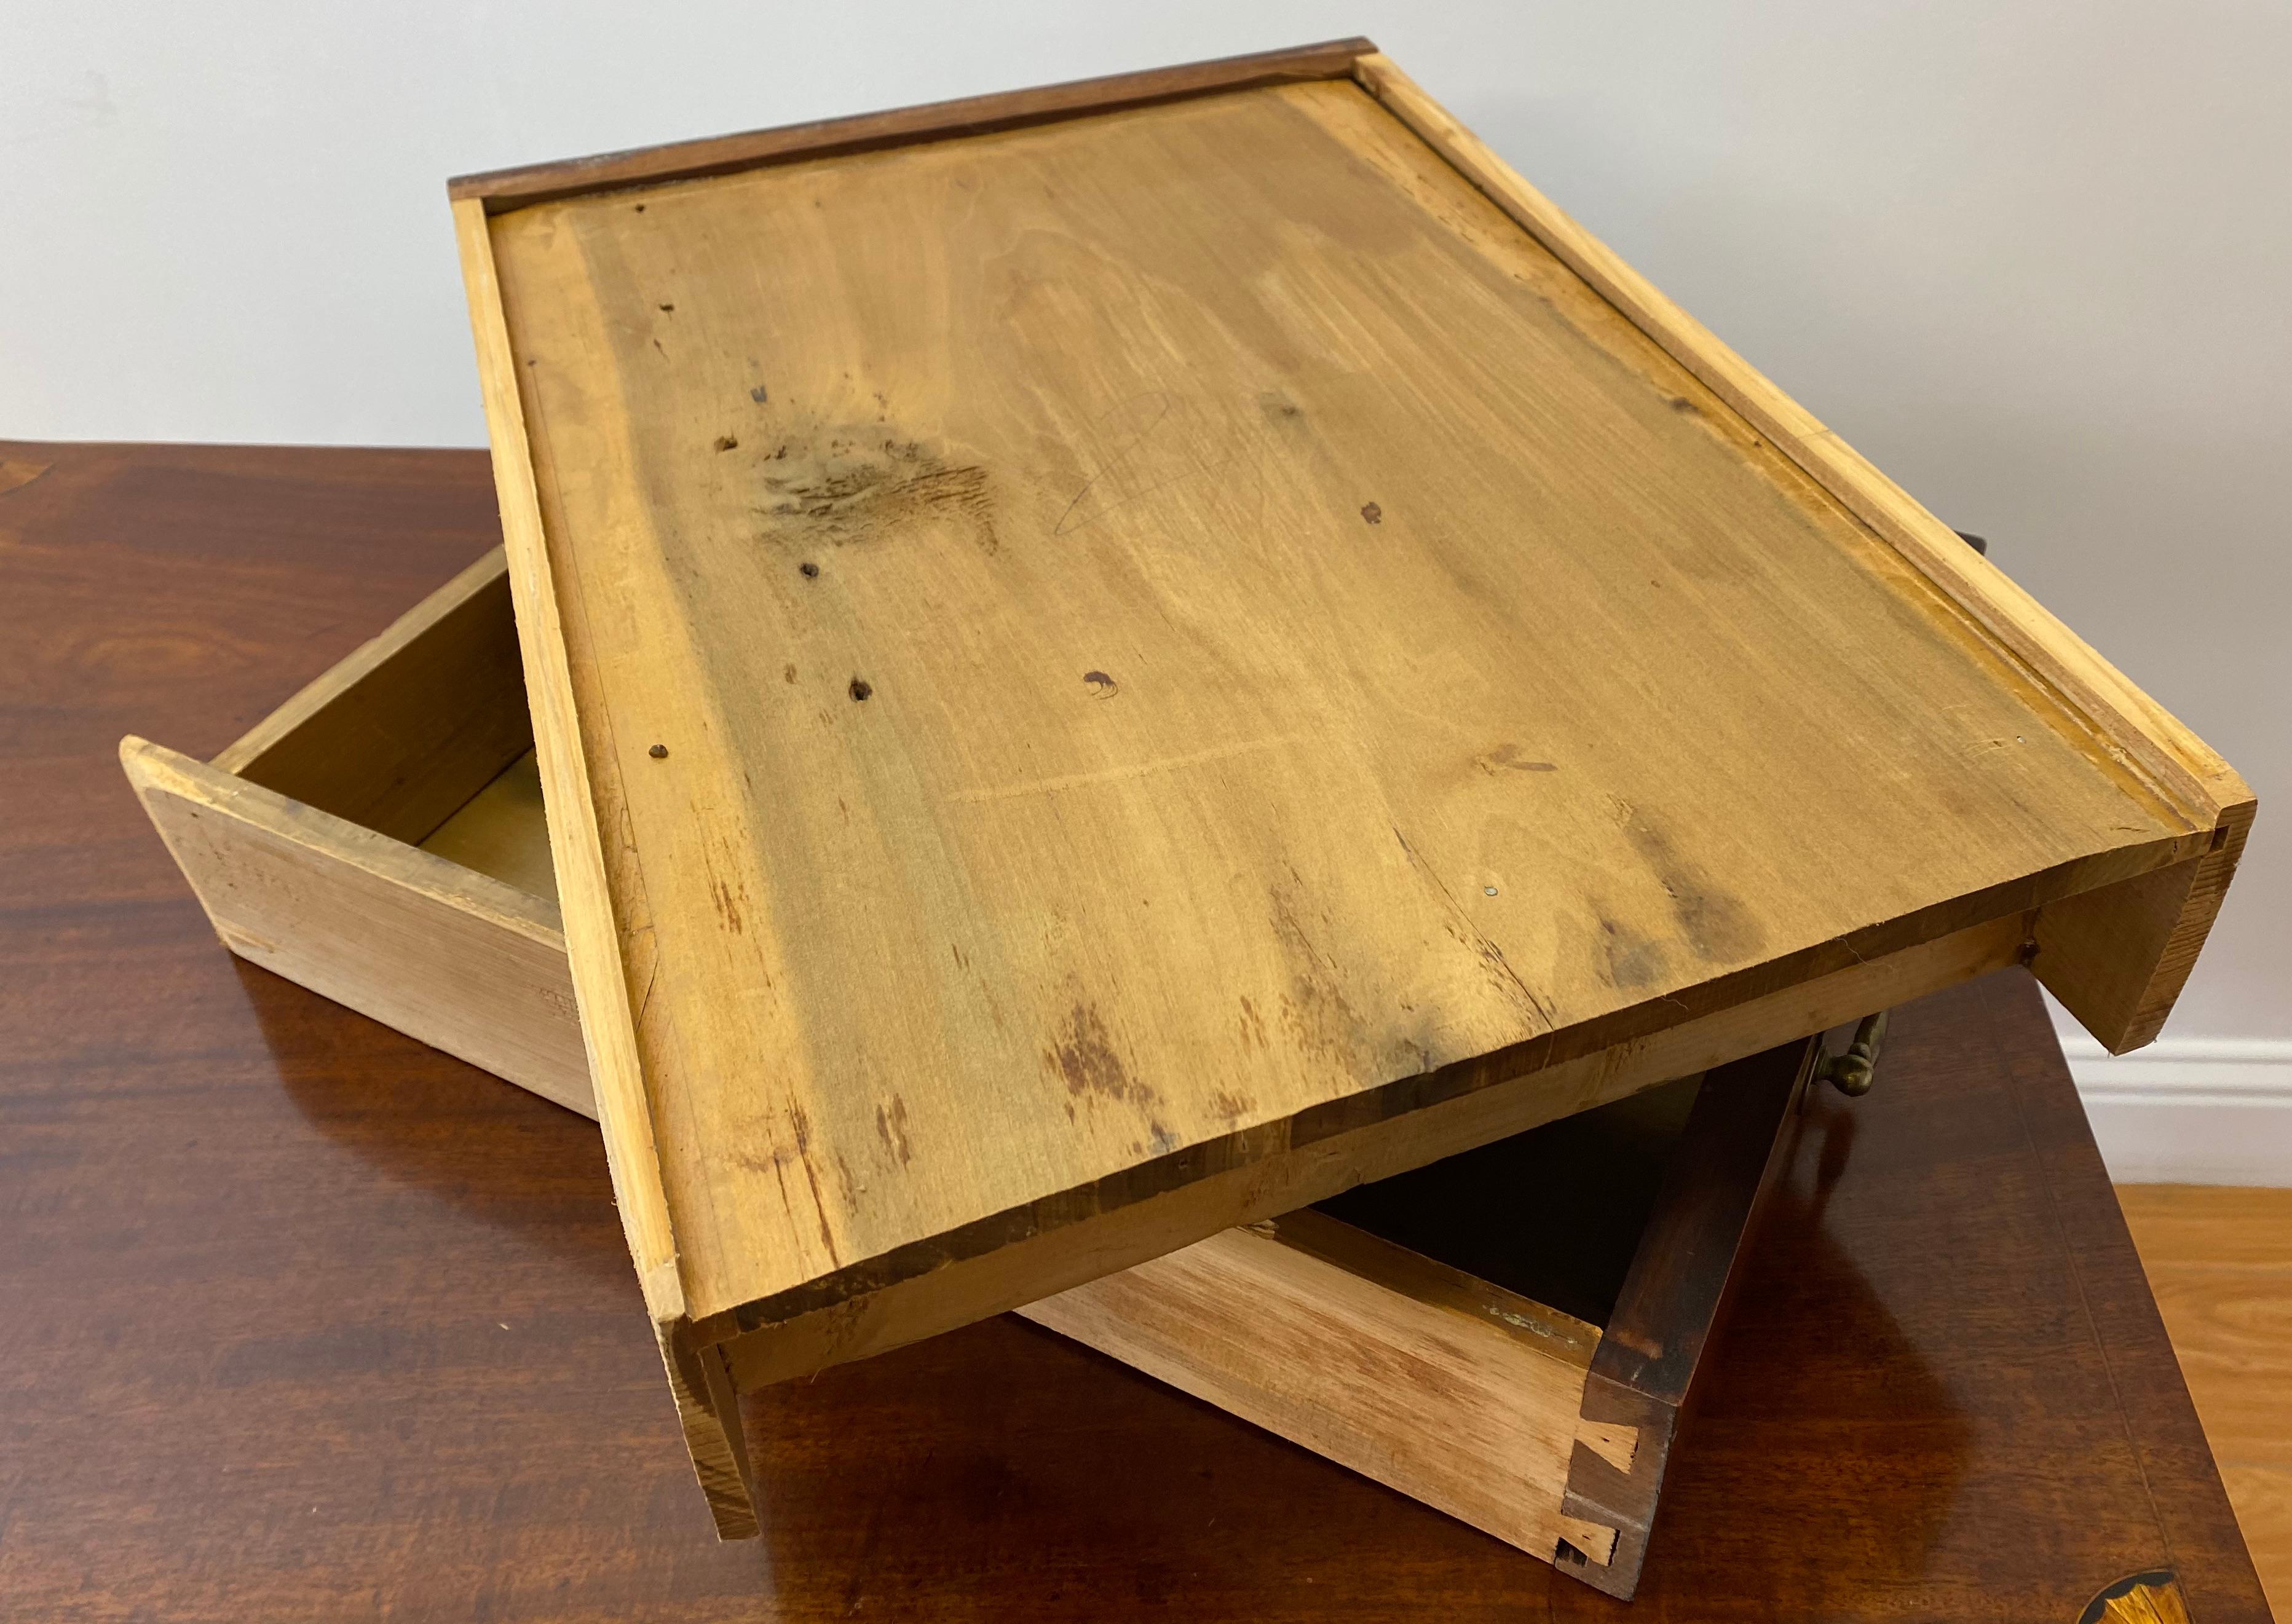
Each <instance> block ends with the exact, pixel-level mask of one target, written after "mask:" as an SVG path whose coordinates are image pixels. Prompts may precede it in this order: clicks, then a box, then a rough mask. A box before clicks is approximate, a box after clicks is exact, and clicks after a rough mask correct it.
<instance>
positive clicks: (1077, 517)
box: [1051, 390, 1240, 535]
mask: <svg viewBox="0 0 2292 1624" xmlns="http://www.w3.org/2000/svg"><path fill="white" fill-rule="evenodd" d="M1087 438H1088V442H1089V443H1090V444H1091V445H1093V446H1096V447H1097V448H1098V449H1099V457H1098V460H1097V461H1096V462H1095V463H1094V465H1092V466H1091V471H1090V473H1089V475H1088V476H1087V477H1086V478H1085V479H1084V480H1083V482H1082V488H1081V489H1079V490H1077V491H1076V492H1075V494H1074V495H1073V497H1072V498H1071V499H1070V500H1069V502H1067V504H1066V507H1065V508H1064V509H1063V510H1062V511H1061V512H1060V514H1059V519H1058V523H1057V524H1055V525H1054V526H1053V527H1052V529H1051V534H1052V535H1072V534H1073V533H1074V532H1076V531H1077V530H1081V529H1083V528H1085V527H1088V526H1091V525H1094V524H1096V523H1098V521H1099V520H1101V519H1104V518H1105V517H1106V516H1107V515H1108V514H1110V513H1112V512H1114V511H1116V510H1117V509H1119V508H1122V507H1126V506H1127V505H1128V504H1130V503H1131V502H1136V501H1137V500H1139V498H1141V497H1142V496H1149V495H1151V494H1154V493H1155V492H1156V491H1158V490H1162V489H1165V488H1166V487H1167V486H1173V485H1176V484H1178V483H1180V482H1181V481H1183V480H1187V479H1192V478H1198V477H1199V476H1200V475H1203V474H1207V473H1213V472H1215V471H1216V470H1218V469H1220V468H1223V466H1224V465H1225V464H1227V463H1228V462H1231V461H1233V459H1234V458H1235V457H1236V456H1238V455H1239V444H1240V442H1239V437H1238V436H1234V435H1231V434H1229V435H1225V436H1219V435H1216V434H1215V433H1213V432H1212V431H1211V430H1210V429H1209V428H1208V426H1207V425H1206V424H1204V423H1203V422H1200V421H1199V419H1198V414H1196V413H1195V412H1194V410H1193V408H1192V407H1191V406H1189V405H1188V404H1187V403H1186V402H1185V401H1184V400H1183V399H1182V398H1180V397H1178V396H1175V395H1173V394H1170V393H1168V392H1167V391H1166V390H1146V391H1144V392H1143V393H1142V394H1137V395H1134V396H1132V397H1131V398H1129V399H1127V400H1125V401H1123V402H1122V403H1120V404H1119V405H1118V406H1114V407H1113V408H1112V409H1110V411H1108V412H1106V413H1105V414H1102V416H1100V417H1099V418H1098V419H1097V420H1096V421H1095V422H1093V423H1092V425H1091V427H1090V430H1089V434H1088V437H1087Z"/></svg>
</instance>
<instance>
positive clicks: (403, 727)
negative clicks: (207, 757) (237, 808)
mask: <svg viewBox="0 0 2292 1624" xmlns="http://www.w3.org/2000/svg"><path fill="white" fill-rule="evenodd" d="M532 737H533V729H532V725H531V723H530V722H529V720H527V717H526V705H525V693H524V690H523V689H522V687H521V686H520V685H519V681H518V651H517V628H516V623H515V622H514V620H513V619H512V616H511V615H510V613H509V583H508V579H507V577H506V575H504V562H503V559H502V555H501V551H500V550H499V549H496V550H494V551H491V552H489V553H488V554H487V555H486V556H485V557H483V558H481V559H478V560H477V561H476V562H475V563H473V564H472V565H471V566H470V567H468V568H467V569H465V570H464V571H463V572H462V573H461V574H460V575H456V576H455V577H454V579H453V580H451V581H449V582H448V583H446V584H445V585H444V586H441V587H440V588H439V589H438V590H437V591H434V592H432V593H431V594H430V596H429V597H428V598H426V599H423V601H422V602H421V603H419V604H417V605H416V607H414V608H412V609H410V610H408V612H407V613H406V614H405V615H401V616H400V617H399V619H398V620H397V621H396V622H394V623H392V624H391V626H390V628H389V629H388V630H387V631H383V633H382V634H381V635H380V636H379V637H376V638H374V639H371V640H370V641H368V642H367V643H366V644H365V645H363V646H362V647H359V648H358V649H357V650H355V651H354V652H353V653H351V655H349V656H348V657H347V658H345V659H343V661H341V662H340V663H337V664H335V666H334V667H332V668H331V669H330V670H328V671H326V672H325V673H323V674H322V675H321V676H319V678H318V679H317V680H315V681H313V682H311V684H309V685H308V686H307V687H304V688H303V690H302V692H300V693H298V694H296V695H295V696H294V697H293V698H292V699H290V700H288V701H287V702H286V703H285V704H283V705H281V706H280V707H279V708H278V710H276V711H274V712H271V713H270V715H269V716H267V717H265V718H264V719H263V720H262V721H260V722H258V723H256V724H255V726H254V728H251V729H250V730H249V731H248V732H247V733H246V736H244V737H242V738H240V739H238V740H237V741H236V742H234V743H233V744H231V745H230V747H229V748H227V749H225V750H224V751H223V752H222V754H220V755H218V756H217V757H216V758H215V762H214V764H215V766H216V767H218V768H221V769H222V771H224V772H227V773H230V774H232V775H234V776H238V777H240V778H244V779H246V781H247V782H248V783H250V784H258V785H260V786H262V788H264V789H269V790H275V791H277V792H278V793H280V794H282V795H286V796H288V797H290V798H291V799H293V800H299V801H303V802H304V803H305V804H307V805H309V806H312V807H316V808H319V810H321V811H324V812H331V813H334V814H335V816H338V817H343V818H347V819H349V820H350V821H351V822H352V823H354V824H359V825H361V826H363V827H365V828H368V829H372V830H374V831H375V832H378V833H382V834H386V835H391V836H392V837H394V838H396V839H398V840H413V841H419V840H422V839H423V837H424V836H425V835H427V834H429V833H430V832H431V831H432V830H434V829H435V828H437V826H438V825H439V824H440V822H442V821H443V820H444V819H445V817H446V816H447V815H448V814H449V813H451V812H452V811H454V810H455V809H456V808H458V807H460V806H462V805H463V804H464V802H466V801H467V800H469V799H470V797H471V795H472V793H474V792H476V791H477V790H478V788H479V787H480V785H483V784H486V783H488V781H490V780H491V779H493V778H494V777H495V776H496V775H497V774H499V773H500V772H501V770H502V769H503V768H504V767H505V766H507V765H508V764H509V763H510V762H511V761H512V760H515V759H516V757H517V756H518V754H519V753H520V752H521V751H523V750H525V749H526V748H527V747H528V746H529V745H530V744H531V742H532Z"/></svg>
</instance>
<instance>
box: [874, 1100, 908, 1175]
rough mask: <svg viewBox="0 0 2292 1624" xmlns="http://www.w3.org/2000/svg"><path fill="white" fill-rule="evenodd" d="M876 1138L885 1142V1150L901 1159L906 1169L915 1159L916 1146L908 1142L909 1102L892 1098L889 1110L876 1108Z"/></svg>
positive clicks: (879, 1106)
mask: <svg viewBox="0 0 2292 1624" xmlns="http://www.w3.org/2000/svg"><path fill="white" fill-rule="evenodd" d="M876 1138H879V1139H881V1140H883V1141H884V1149H885V1150H887V1151H889V1152H891V1153H892V1155H894V1156H896V1157H897V1158H899V1162H900V1166H901V1167H905V1166H907V1165H908V1162H910V1161H912V1160H914V1158H915V1146H912V1145H911V1144H909V1143H908V1102H907V1101H906V1100H905V1099H903V1098H901V1097H900V1096H899V1095H897V1094H894V1095H892V1103H891V1105H890V1106H889V1107H888V1108H886V1107H885V1106H883V1105H878V1106H876Z"/></svg>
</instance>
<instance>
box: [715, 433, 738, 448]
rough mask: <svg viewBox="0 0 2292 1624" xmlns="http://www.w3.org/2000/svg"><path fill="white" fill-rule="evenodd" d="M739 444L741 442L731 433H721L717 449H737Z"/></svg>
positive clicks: (717, 440) (717, 439)
mask: <svg viewBox="0 0 2292 1624" xmlns="http://www.w3.org/2000/svg"><path fill="white" fill-rule="evenodd" d="M739 446H740V442H739V441H738V440H737V439H735V438H732V436H730V435H729V434H720V435H718V436H717V437H716V449H717V450H719V451H737V450H738V449H739Z"/></svg>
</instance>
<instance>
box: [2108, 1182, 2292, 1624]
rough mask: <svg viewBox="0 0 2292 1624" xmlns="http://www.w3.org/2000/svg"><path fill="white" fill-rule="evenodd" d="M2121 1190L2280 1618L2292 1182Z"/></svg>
mask: <svg viewBox="0 0 2292 1624" xmlns="http://www.w3.org/2000/svg"><path fill="white" fill-rule="evenodd" d="M2117 1198H2118V1202H2119V1204H2120V1205H2122V1206H2123V1207H2124V1209H2125V1220H2126V1223H2127V1225H2128V1226H2130V1227H2131V1229H2132V1231H2133V1242H2134V1244H2135V1246H2136V1247H2138V1248H2139V1249H2140V1252H2141V1265H2142V1267H2143V1269H2145V1270H2146V1271H2147V1272H2148V1275H2149V1283H2150V1285H2151V1288H2152V1289H2153V1290H2155V1292H2156V1294H2157V1307H2158V1310H2159V1312H2160V1313H2161V1314H2163V1315H2164V1318H2165V1329H2166V1331H2167V1332H2168V1333H2169V1334H2170V1335H2171V1337H2172V1339H2173V1351H2174V1352H2175V1354H2177V1355H2179V1356H2180V1361H2181V1373H2182V1374H2183V1376H2185V1377H2186V1378H2187V1379H2188V1383H2189V1395H2190V1396H2191V1398H2193V1399H2194V1400H2195V1401H2196V1404H2197V1414H2198V1417H2199V1419H2201V1420H2202V1421H2203V1422H2204V1427H2205V1436H2206V1438H2207V1441H2209V1442H2210V1443H2211V1444H2212V1449H2213V1455H2214V1457H2215V1459H2217V1460H2218V1462H2219V1464H2220V1472H2221V1479H2222V1481H2223V1483H2226V1484H2227V1485H2228V1496H2229V1499H2230V1501H2231V1504H2232V1505H2234V1507H2236V1519H2237V1521H2238V1522H2239V1523H2240V1524H2242V1525H2243V1528H2244V1537H2245V1541H2246V1543H2247V1544H2248V1545H2249V1546H2250V1547H2251V1549H2252V1562H2253V1565H2254V1566H2255V1567H2256V1568H2257V1569H2259V1571H2260V1580H2261V1583H2262V1585H2263V1587H2264V1588H2265V1589H2266V1590H2267V1592H2268V1600H2269V1604H2270V1605H2271V1606H2272V1607H2273V1608H2274V1609H2275V1610H2276V1614H2277V1616H2278V1617H2279V1618H2292V1190H2256V1189H2231V1188H2222V1187H2215V1186H2196V1185H2121V1186H2118V1192H2117Z"/></svg>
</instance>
